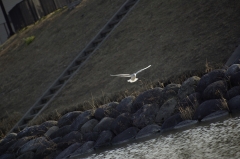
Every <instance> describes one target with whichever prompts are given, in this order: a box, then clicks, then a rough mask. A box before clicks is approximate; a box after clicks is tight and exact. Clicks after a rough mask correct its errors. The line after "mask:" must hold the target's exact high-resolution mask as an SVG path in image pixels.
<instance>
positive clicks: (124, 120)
mask: <svg viewBox="0 0 240 159" xmlns="http://www.w3.org/2000/svg"><path fill="white" fill-rule="evenodd" d="M131 126H132V119H131V115H130V114H129V113H123V114H121V115H119V116H118V117H117V118H116V119H115V120H114V121H113V122H112V124H111V130H112V131H113V132H114V133H115V134H119V133H121V132H123V131H124V130H126V129H127V128H129V127H131Z"/></svg>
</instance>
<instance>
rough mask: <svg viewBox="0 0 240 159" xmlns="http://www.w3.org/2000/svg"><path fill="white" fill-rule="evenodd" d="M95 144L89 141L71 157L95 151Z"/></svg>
mask: <svg viewBox="0 0 240 159" xmlns="http://www.w3.org/2000/svg"><path fill="white" fill-rule="evenodd" d="M94 144H95V142H94V141H88V142H86V143H84V144H83V145H82V146H81V147H79V148H78V149H77V150H76V151H74V153H72V154H71V156H74V155H81V154H84V153H88V152H91V151H93V147H94Z"/></svg>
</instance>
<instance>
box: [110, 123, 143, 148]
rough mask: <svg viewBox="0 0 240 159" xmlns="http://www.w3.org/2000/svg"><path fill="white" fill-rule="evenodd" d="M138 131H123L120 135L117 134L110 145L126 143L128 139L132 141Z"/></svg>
mask: <svg viewBox="0 0 240 159" xmlns="http://www.w3.org/2000/svg"><path fill="white" fill-rule="evenodd" d="M138 131H139V129H138V128H136V127H130V128H128V129H126V130H124V131H123V132H122V133H120V134H118V135H117V136H115V137H114V138H113V139H112V144H114V145H115V144H120V143H123V142H127V141H129V140H130V139H133V138H134V137H135V136H136V135H137V133H138Z"/></svg>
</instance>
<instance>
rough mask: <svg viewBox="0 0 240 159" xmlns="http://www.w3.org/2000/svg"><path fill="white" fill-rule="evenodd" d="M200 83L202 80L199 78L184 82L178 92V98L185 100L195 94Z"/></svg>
mask: <svg viewBox="0 0 240 159" xmlns="http://www.w3.org/2000/svg"><path fill="white" fill-rule="evenodd" d="M199 81H200V78H199V77H197V76H193V77H190V78H188V79H187V80H186V81H184V82H183V83H182V85H181V86H180V88H179V90H178V97H179V98H180V99H183V98H185V97H187V96H188V95H190V94H192V93H194V92H195V90H196V88H197V85H198V82H199Z"/></svg>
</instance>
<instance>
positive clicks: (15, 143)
mask: <svg viewBox="0 0 240 159" xmlns="http://www.w3.org/2000/svg"><path fill="white" fill-rule="evenodd" d="M239 103H240V65H239V64H233V65H232V66H230V67H229V68H228V69H218V70H213V71H212V72H209V73H207V74H205V75H204V76H202V78H200V77H197V76H193V77H190V78H188V79H186V80H185V81H184V82H183V83H182V85H180V84H174V83H171V84H169V85H167V86H166V87H164V88H160V87H156V88H154V89H151V90H147V91H145V92H142V93H141V94H139V95H138V96H137V97H134V96H129V97H126V98H124V99H122V100H121V102H120V103H118V102H111V103H107V104H105V105H102V106H99V107H98V108H96V109H93V110H87V111H84V112H81V111H74V112H69V113H67V114H65V115H63V116H62V117H61V118H60V119H59V120H58V121H46V122H44V123H42V124H41V125H34V126H30V127H26V128H25V129H23V130H22V131H21V132H19V133H17V134H16V133H11V134H8V135H7V136H6V137H5V138H4V139H2V140H1V142H0V159H1V158H18V159H21V158H29V159H30V158H34V159H35V158H67V157H69V156H71V155H78V154H83V153H86V152H90V151H94V149H97V148H101V147H103V146H109V145H115V144H120V143H123V142H126V141H130V140H134V139H138V138H142V137H145V136H149V135H151V134H153V133H159V132H162V131H167V130H171V129H176V128H180V127H183V126H186V125H190V124H195V123H197V122H203V121H207V120H209V119H212V118H214V117H217V116H220V115H222V114H226V113H235V112H237V111H240V104H239Z"/></svg>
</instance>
